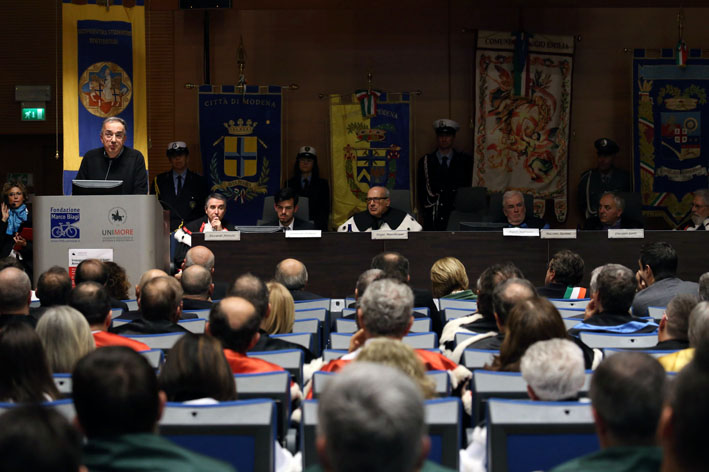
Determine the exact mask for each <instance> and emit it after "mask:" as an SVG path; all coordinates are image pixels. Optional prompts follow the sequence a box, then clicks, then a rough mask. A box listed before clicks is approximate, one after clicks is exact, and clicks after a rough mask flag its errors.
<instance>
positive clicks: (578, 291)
mask: <svg viewBox="0 0 709 472" xmlns="http://www.w3.org/2000/svg"><path fill="white" fill-rule="evenodd" d="M564 298H566V299H576V298H586V289H585V288H583V287H566V292H565V293H564Z"/></svg>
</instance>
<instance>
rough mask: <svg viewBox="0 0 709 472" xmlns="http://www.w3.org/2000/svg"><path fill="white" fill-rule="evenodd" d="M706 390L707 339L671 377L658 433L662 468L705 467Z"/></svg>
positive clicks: (708, 367) (708, 409)
mask: <svg viewBox="0 0 709 472" xmlns="http://www.w3.org/2000/svg"><path fill="white" fill-rule="evenodd" d="M707 392H709V343H706V342H705V343H703V344H702V345H701V346H697V351H696V355H695V356H694V359H693V360H692V362H690V363H689V364H688V365H687V367H685V368H684V369H682V371H681V372H680V373H679V374H677V376H676V377H675V379H674V381H673V382H672V388H671V390H670V393H669V395H668V397H669V398H668V399H667V402H666V403H665V406H664V408H663V411H662V417H661V419H660V427H659V432H658V436H659V437H660V444H661V445H662V450H663V458H662V470H663V471H671V470H682V471H692V472H694V471H696V472H699V471H703V470H706V468H707V444H706V434H704V433H705V431H706V428H707V424H709V402H707Z"/></svg>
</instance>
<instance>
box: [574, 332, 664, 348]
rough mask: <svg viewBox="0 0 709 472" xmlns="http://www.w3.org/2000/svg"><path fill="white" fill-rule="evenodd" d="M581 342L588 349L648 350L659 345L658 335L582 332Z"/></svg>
mask: <svg viewBox="0 0 709 472" xmlns="http://www.w3.org/2000/svg"><path fill="white" fill-rule="evenodd" d="M579 336H580V337H581V341H583V342H584V343H585V344H586V345H587V346H588V347H594V348H607V347H612V348H618V349H628V348H636V349H648V348H651V347H654V346H655V345H656V344H657V333H640V334H615V333H595V332H592V331H581V333H580V334H579Z"/></svg>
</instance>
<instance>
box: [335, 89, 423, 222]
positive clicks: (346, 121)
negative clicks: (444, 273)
mask: <svg viewBox="0 0 709 472" xmlns="http://www.w3.org/2000/svg"><path fill="white" fill-rule="evenodd" d="M330 145H331V152H332V182H333V184H332V187H333V195H332V220H333V223H334V225H335V226H336V227H337V226H339V225H341V224H342V223H344V222H345V221H347V219H348V218H349V217H351V216H352V215H353V214H355V213H357V212H360V211H363V210H365V209H366V208H367V204H366V202H365V198H366V197H367V191H368V190H369V188H370V187H374V186H384V187H387V188H388V189H390V190H394V189H397V190H399V189H401V190H408V189H410V188H411V167H410V165H409V159H410V155H411V151H410V150H411V97H410V95H409V94H408V93H390V92H389V93H387V92H380V91H378V90H358V91H356V92H355V93H354V94H352V95H332V96H330Z"/></svg>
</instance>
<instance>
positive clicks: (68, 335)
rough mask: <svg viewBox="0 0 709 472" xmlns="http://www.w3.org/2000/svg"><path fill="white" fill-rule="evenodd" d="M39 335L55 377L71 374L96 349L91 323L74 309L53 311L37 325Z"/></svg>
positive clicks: (46, 313)
mask: <svg viewBox="0 0 709 472" xmlns="http://www.w3.org/2000/svg"><path fill="white" fill-rule="evenodd" d="M37 334H38V335H39V338H40V339H41V340H42V345H44V351H45V353H46V354H47V360H48V361H49V366H50V368H51V369H52V372H54V373H55V374H58V373H68V372H71V371H72V370H74V365H76V362H77V361H78V360H79V359H81V358H82V357H84V355H86V354H88V353H89V352H90V351H93V350H94V349H95V348H96V344H95V343H94V337H93V336H92V334H91V327H90V326H89V322H88V321H86V318H84V315H82V314H81V312H79V311H78V310H76V309H74V308H71V307H70V306H55V307H51V308H49V309H48V310H47V311H46V312H45V313H44V316H42V318H41V319H40V320H39V322H38V323H37Z"/></svg>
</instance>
